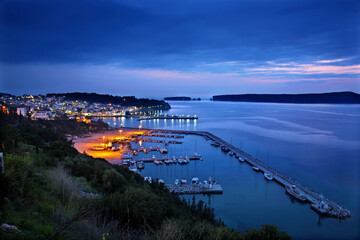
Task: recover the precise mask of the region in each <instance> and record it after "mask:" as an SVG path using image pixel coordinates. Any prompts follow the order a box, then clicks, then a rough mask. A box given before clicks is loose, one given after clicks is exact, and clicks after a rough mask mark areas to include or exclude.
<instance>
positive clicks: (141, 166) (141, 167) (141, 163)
mask: <svg viewBox="0 0 360 240" xmlns="http://www.w3.org/2000/svg"><path fill="white" fill-rule="evenodd" d="M137 168H138V169H144V168H145V165H144V162H142V161H141V162H138V163H137Z"/></svg>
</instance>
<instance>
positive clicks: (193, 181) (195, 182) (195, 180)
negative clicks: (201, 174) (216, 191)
mask: <svg viewBox="0 0 360 240" xmlns="http://www.w3.org/2000/svg"><path fill="white" fill-rule="evenodd" d="M191 183H192V184H199V178H197V177H194V178H193V179H192V180H191Z"/></svg>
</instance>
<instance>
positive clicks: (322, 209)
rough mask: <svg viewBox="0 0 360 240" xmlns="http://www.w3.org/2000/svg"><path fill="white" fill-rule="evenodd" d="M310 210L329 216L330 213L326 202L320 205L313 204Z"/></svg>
mask: <svg viewBox="0 0 360 240" xmlns="http://www.w3.org/2000/svg"><path fill="white" fill-rule="evenodd" d="M310 208H311V209H313V210H314V211H315V212H317V213H319V214H321V215H327V214H329V211H330V208H329V205H328V204H327V203H326V202H325V201H324V200H322V201H321V202H320V203H312V204H311V205H310Z"/></svg>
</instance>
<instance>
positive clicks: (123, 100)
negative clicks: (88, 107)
mask: <svg viewBox="0 0 360 240" xmlns="http://www.w3.org/2000/svg"><path fill="white" fill-rule="evenodd" d="M46 96H47V97H53V96H55V97H65V100H71V101H75V100H81V101H87V102H89V103H102V104H109V103H112V104H116V105H121V106H125V107H129V106H135V107H138V108H140V107H141V108H152V109H164V110H167V109H170V105H169V104H168V103H167V102H165V101H162V100H154V99H148V98H136V97H134V96H124V97H120V96H112V95H109V94H98V93H80V92H74V93H49V94H47V95H46Z"/></svg>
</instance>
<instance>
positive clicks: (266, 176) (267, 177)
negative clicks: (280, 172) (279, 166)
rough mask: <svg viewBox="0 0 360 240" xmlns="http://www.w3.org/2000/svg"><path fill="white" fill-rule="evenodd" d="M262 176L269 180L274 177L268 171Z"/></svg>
mask: <svg viewBox="0 0 360 240" xmlns="http://www.w3.org/2000/svg"><path fill="white" fill-rule="evenodd" d="M264 178H265V179H266V180H269V181H271V180H273V179H274V177H273V175H272V174H270V173H264Z"/></svg>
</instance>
